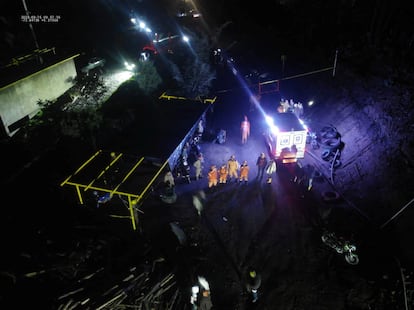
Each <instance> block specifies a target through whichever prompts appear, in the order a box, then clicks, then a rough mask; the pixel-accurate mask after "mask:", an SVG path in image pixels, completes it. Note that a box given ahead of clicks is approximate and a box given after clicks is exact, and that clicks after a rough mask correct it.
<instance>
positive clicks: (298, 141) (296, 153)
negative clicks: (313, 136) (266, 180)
mask: <svg viewBox="0 0 414 310" xmlns="http://www.w3.org/2000/svg"><path fill="white" fill-rule="evenodd" d="M265 119H266V124H267V126H266V129H265V132H264V137H265V145H266V148H267V151H268V154H269V157H270V158H272V159H275V160H277V161H278V162H280V163H284V164H285V163H294V162H296V161H297V160H298V159H299V158H304V157H305V147H306V137H307V134H308V128H307V126H306V125H305V123H304V122H303V121H302V120H301V119H299V118H297V117H296V115H295V114H294V113H292V112H284V113H278V112H275V113H272V114H267V115H266V117H265Z"/></svg>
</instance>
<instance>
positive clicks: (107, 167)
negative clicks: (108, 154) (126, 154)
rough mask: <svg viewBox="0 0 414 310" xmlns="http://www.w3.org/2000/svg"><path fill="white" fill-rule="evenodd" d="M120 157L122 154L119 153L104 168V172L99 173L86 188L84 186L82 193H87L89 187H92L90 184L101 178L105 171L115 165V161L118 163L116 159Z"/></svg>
mask: <svg viewBox="0 0 414 310" xmlns="http://www.w3.org/2000/svg"><path fill="white" fill-rule="evenodd" d="M121 156H122V153H120V154H119V155H118V156H117V157H115V158H114V159H113V160H112V161H111V162H110V163H109V165H108V166H106V167H105V169H104V170H102V171H101V173H99V175H98V176H97V177H96V178H95V179H93V180H92V181H91V182H90V183H89V184H88V185H87V186H86V188H85V189H84V191H87V190H88V189H89V188H90V187H91V186H92V184H93V183H94V182H95V181H96V180H98V179H99V178H100V177H101V176H103V175H104V173H105V172H106V171H108V169H109V168H110V167H111V166H112V165H113V164H114V163H116V162H117V161H118V159H119V158H120V157H121Z"/></svg>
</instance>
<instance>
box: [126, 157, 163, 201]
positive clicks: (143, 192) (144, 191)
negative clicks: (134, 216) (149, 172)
mask: <svg viewBox="0 0 414 310" xmlns="http://www.w3.org/2000/svg"><path fill="white" fill-rule="evenodd" d="M167 164H168V160H166V161H165V163H164V164H163V165H162V166H161V168H160V169H159V170H158V172H157V173H156V174H155V175H154V177H153V178H152V179H151V181H150V182H149V183H148V185H147V187H145V188H144V190H143V191H142V193H141V195H140V197H138V199H137V200H135V202H134V203H135V204H137V203H138V202H139V201H140V200H141V198H142V197H143V196H144V194H145V193H146V192H147V190H148V189H149V188H150V186H151V185H152V183H154V181H155V179H156V178H157V177H158V176H159V175H160V173H161V171H162V170H163V169H164V168H165V166H166V165H167Z"/></svg>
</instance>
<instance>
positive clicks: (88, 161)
mask: <svg viewBox="0 0 414 310" xmlns="http://www.w3.org/2000/svg"><path fill="white" fill-rule="evenodd" d="M101 152H102V150H99V151H97V152H96V153H95V154H94V155H92V157H91V158H89V159H88V160H87V161H86V162H85V163H84V164H83V165H82V166H80V167H79V168H78V170H76V171H75V173H73V174H72V175H70V176H68V177H67V178H66V180H65V181H63V182H62V183H61V184H60V186H63V185H65V184H66V183H67V182H68V181H69V179H70V178H71V177H73V176H74V175H76V174H77V173H79V171H81V170H82V169H83V168H84V167H85V166H86V165H87V164H89V163H90V162H91V161H92V159H94V158H95V157H96V156H98V155H99V153H101Z"/></svg>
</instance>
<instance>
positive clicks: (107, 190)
mask: <svg viewBox="0 0 414 310" xmlns="http://www.w3.org/2000/svg"><path fill="white" fill-rule="evenodd" d="M66 184H67V185H73V186H79V187H81V188H85V187H86V185H84V184H79V183H73V182H67V183H66ZM89 189H90V190H96V191H101V192H105V193H112V190H110V189H106V188H102V187H95V186H91V187H90V188H89ZM114 194H117V195H122V196H128V195H130V196H133V197H137V198H138V197H139V195H135V194H131V193H126V192H119V191H116V192H114Z"/></svg>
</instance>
